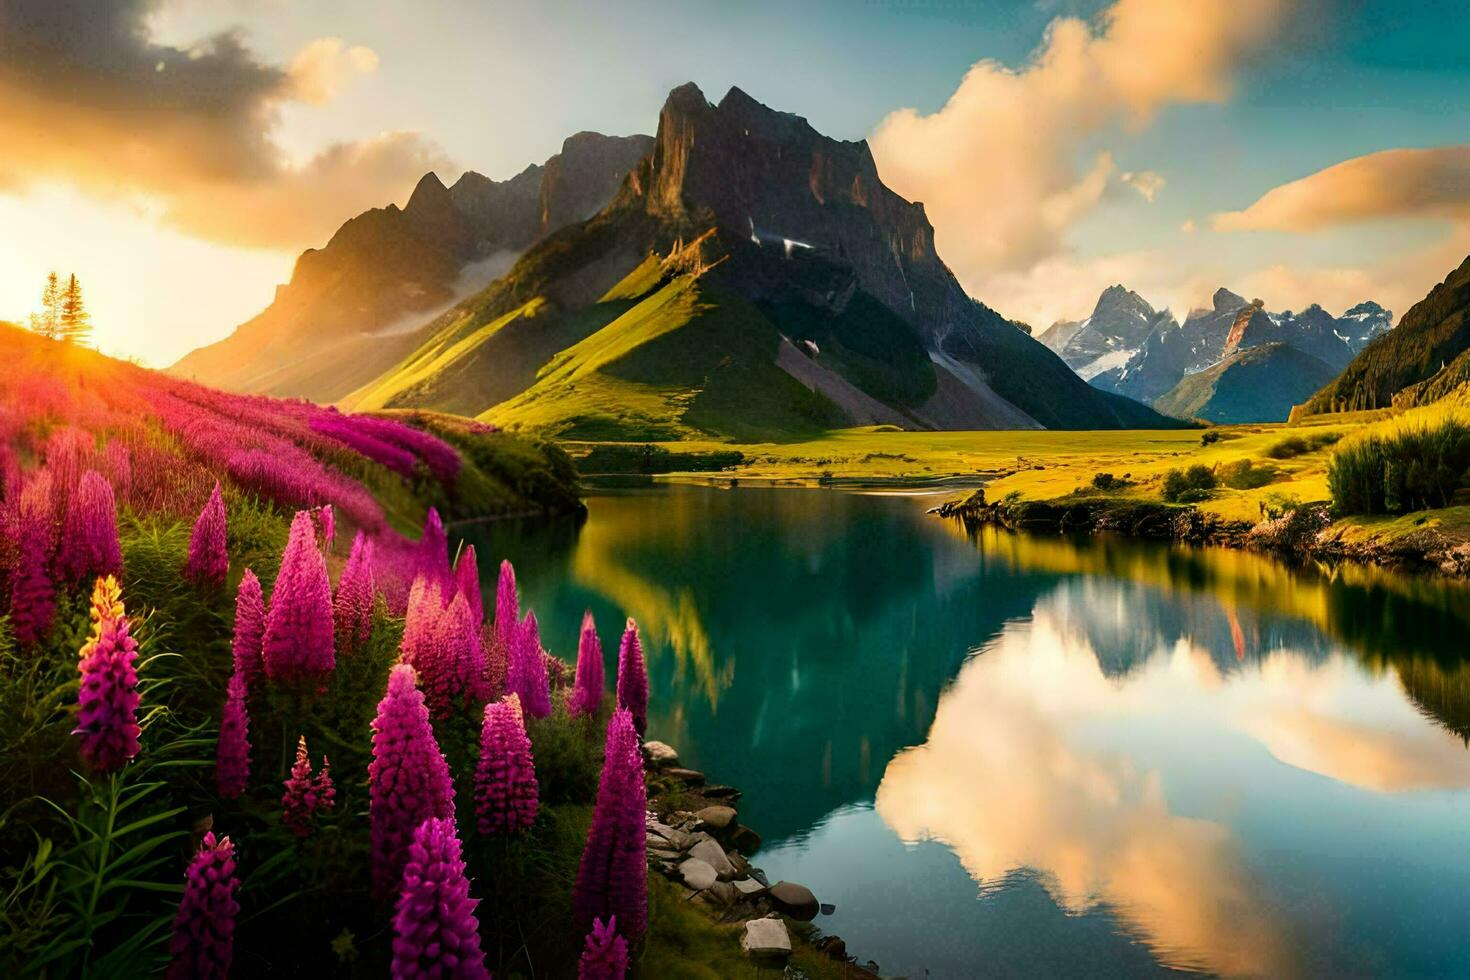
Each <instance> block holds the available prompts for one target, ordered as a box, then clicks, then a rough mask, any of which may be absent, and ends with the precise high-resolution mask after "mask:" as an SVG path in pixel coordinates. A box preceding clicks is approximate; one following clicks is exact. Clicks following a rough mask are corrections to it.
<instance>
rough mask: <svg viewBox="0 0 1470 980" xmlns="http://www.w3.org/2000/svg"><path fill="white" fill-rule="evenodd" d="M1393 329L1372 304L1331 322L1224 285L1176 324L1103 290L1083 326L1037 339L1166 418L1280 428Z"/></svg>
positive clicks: (1119, 290)
mask: <svg viewBox="0 0 1470 980" xmlns="http://www.w3.org/2000/svg"><path fill="white" fill-rule="evenodd" d="M1392 324H1393V314H1392V313H1391V312H1389V311H1388V310H1385V309H1383V307H1381V306H1379V305H1378V304H1377V303H1373V302H1371V301H1369V302H1363V303H1359V304H1358V305H1357V306H1354V307H1353V308H1352V309H1350V310H1348V311H1346V312H1345V313H1343V315H1342V316H1340V317H1334V316H1332V315H1331V314H1329V313H1328V312H1327V311H1325V310H1323V309H1322V307H1320V306H1317V305H1315V304H1313V305H1312V306H1309V307H1307V308H1306V309H1305V310H1302V311H1301V312H1299V313H1293V312H1291V311H1289V310H1288V311H1286V312H1284V313H1271V312H1268V311H1267V310H1266V309H1265V308H1264V304H1262V303H1261V301H1259V300H1256V301H1254V302H1248V301H1247V300H1246V299H1245V298H1244V297H1243V296H1240V295H1237V294H1236V293H1233V292H1231V291H1230V290H1228V289H1224V288H1221V289H1218V290H1216V291H1215V294H1214V296H1213V298H1212V301H1211V306H1210V307H1209V308H1207V309H1197V310H1192V311H1191V312H1190V314H1189V316H1188V317H1187V318H1186V319H1185V321H1184V322H1183V323H1182V324H1181V323H1179V322H1178V321H1177V320H1175V318H1174V316H1173V314H1172V313H1170V312H1169V311H1168V310H1155V309H1154V308H1153V307H1152V306H1150V305H1149V304H1148V302H1147V301H1146V300H1144V299H1143V298H1142V297H1141V296H1139V295H1138V294H1137V293H1135V292H1133V291H1131V290H1128V289H1125V288H1124V287H1122V286H1110V287H1108V288H1107V289H1106V290H1104V291H1103V293H1102V295H1101V296H1100V297H1099V298H1098V302H1097V306H1096V307H1095V308H1094V309H1093V312H1092V315H1091V316H1089V317H1088V318H1087V319H1086V320H1083V321H1080V322H1076V321H1060V322H1058V323H1055V324H1053V325H1052V326H1051V327H1050V328H1048V329H1047V330H1046V332H1045V333H1043V334H1042V335H1041V337H1040V340H1041V341H1042V342H1043V343H1045V344H1047V345H1048V346H1049V347H1051V348H1052V349H1053V350H1055V351H1057V353H1058V354H1059V355H1061V357H1062V359H1063V360H1064V361H1066V362H1067V364H1068V365H1069V366H1071V367H1072V368H1073V369H1074V370H1076V371H1077V372H1078V374H1079V375H1081V376H1082V377H1083V378H1085V379H1087V380H1088V381H1089V383H1091V384H1092V385H1094V386H1095V387H1098V388H1101V389H1103V390H1104V391H1109V392H1113V393H1116V394H1121V395H1125V396H1127V397H1129V398H1133V399H1136V400H1138V401H1141V402H1144V403H1147V404H1151V405H1153V406H1154V407H1155V408H1156V409H1158V410H1160V411H1162V412H1165V413H1166V414H1170V415H1175V416H1178V417H1184V418H1201V419H1206V420H1208V421H1213V422H1280V421H1284V420H1285V419H1286V417H1287V415H1288V414H1289V413H1290V410H1291V407H1292V406H1293V405H1295V404H1298V403H1300V402H1302V401H1305V400H1306V399H1307V398H1308V397H1309V396H1311V395H1312V394H1313V393H1314V392H1315V391H1316V390H1317V389H1318V388H1320V387H1321V386H1322V385H1323V384H1324V383H1326V381H1327V380H1330V379H1331V378H1332V377H1334V376H1335V375H1336V374H1337V372H1338V371H1340V370H1342V369H1343V368H1344V367H1346V366H1347V364H1348V362H1350V361H1351V360H1352V359H1353V357H1354V355H1356V354H1357V353H1358V352H1359V351H1361V350H1362V349H1363V348H1364V347H1365V346H1367V344H1368V342H1369V341H1370V340H1372V339H1373V338H1374V337H1376V336H1378V335H1379V334H1381V333H1384V332H1385V331H1387V330H1388V329H1389V328H1390V327H1391V326H1392Z"/></svg>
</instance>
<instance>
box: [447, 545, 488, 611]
mask: <svg viewBox="0 0 1470 980" xmlns="http://www.w3.org/2000/svg"><path fill="white" fill-rule="evenodd" d="M454 584H455V588H456V589H457V590H458V591H459V594H460V595H462V596H464V597H465V601H466V602H468V603H469V604H470V613H471V614H472V615H473V616H474V620H475V629H477V630H478V629H479V628H480V627H481V626H484V625H485V599H484V597H483V596H482V595H481V594H480V562H479V560H478V559H477V558H476V557H475V546H474V545H472V544H471V545H466V546H465V549H464V551H462V552H461V553H460V556H459V561H457V562H455V564H454Z"/></svg>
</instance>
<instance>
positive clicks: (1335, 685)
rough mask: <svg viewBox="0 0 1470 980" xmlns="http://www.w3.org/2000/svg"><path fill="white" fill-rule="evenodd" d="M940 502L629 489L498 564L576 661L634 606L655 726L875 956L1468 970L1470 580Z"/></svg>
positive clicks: (1008, 971)
mask: <svg viewBox="0 0 1470 980" xmlns="http://www.w3.org/2000/svg"><path fill="white" fill-rule="evenodd" d="M932 502H933V501H932V500H924V499H914V498H905V497H893V496H863V495H854V494H842V493H836V492H823V491H812V490H755V489H743V490H736V491H720V490H710V489H703V488H672V489H667V490H655V491H639V492H631V493H626V494H621V495H613V496H602V497H596V498H594V499H593V500H592V501H591V502H590V507H591V515H590V518H589V519H588V520H587V522H586V523H585V524H582V525H580V526H577V525H575V524H572V523H563V524H558V525H555V526H552V527H550V528H547V527H545V526H541V527H535V526H520V525H505V526H498V527H493V528H490V529H487V530H485V531H483V532H481V534H480V537H481V539H482V540H481V541H480V546H481V548H482V549H484V550H483V551H482V555H484V556H485V557H484V558H482V559H481V561H482V563H483V564H484V565H485V567H486V569H487V574H493V569H494V563H492V562H490V561H487V560H486V559H487V558H488V557H490V556H501V555H504V556H508V557H510V558H511V559H512V561H514V562H515V564H516V568H517V571H518V573H519V575H520V580H521V584H522V589H523V595H524V598H523V602H525V603H529V604H530V605H531V606H532V607H534V608H535V609H536V611H537V615H538V618H540V619H541V622H542V629H543V637H544V638H545V640H546V642H547V644H548V646H549V647H550V648H551V649H553V650H554V651H555V652H557V653H560V654H562V655H564V656H568V657H571V656H573V655H574V651H575V635H576V629H577V626H578V623H579V621H580V618H581V613H582V610H583V609H584V608H591V609H592V610H593V612H594V613H595V614H596V616H597V621H598V625H599V628H600V630H601V632H602V636H603V645H604V648H605V649H606V650H607V651H608V653H609V655H610V657H611V655H615V652H616V646H617V642H616V635H617V632H618V627H619V626H620V624H621V622H622V618H623V617H624V616H625V615H632V616H634V617H635V618H636V619H637V620H638V622H639V623H640V625H641V626H642V627H643V629H644V635H645V638H646V642H647V646H648V650H649V660H650V673H651V677H652V690H653V694H652V704H651V706H650V722H649V724H650V729H651V730H650V735H651V736H652V737H655V738H660V739H663V740H665V741H668V742H670V743H672V744H673V745H675V746H676V747H678V748H679V749H680V751H681V754H682V756H683V758H684V760H685V762H686V764H688V765H691V766H694V767H696V768H699V769H702V770H704V771H706V772H708V773H709V774H710V776H711V778H712V779H714V780H717V781H721V782H728V783H732V784H735V785H737V786H741V787H742V788H744V789H745V790H746V797H745V799H744V801H743V805H742V807H741V810H742V819H743V820H744V821H745V822H746V823H748V824H750V825H751V826H753V827H754V828H756V829H757V830H758V831H760V833H761V834H762V835H763V836H764V837H765V840H766V846H765V848H764V849H763V850H762V851H761V853H760V855H759V857H758V858H757V861H756V863H757V864H759V865H760V866H762V867H764V868H765V869H766V871H767V872H768V873H769V874H770V875H771V877H772V879H773V880H774V879H776V878H783V877H784V878H788V879H791V880H795V881H800V882H803V883H804V884H807V885H809V886H810V887H811V888H812V889H813V890H814V891H815V892H816V893H817V895H818V897H819V898H820V899H821V900H822V901H823V902H830V903H833V904H835V905H836V907H837V910H836V913H835V914H834V915H832V916H829V917H824V918H822V919H819V920H818V924H819V925H820V926H821V927H822V928H823V929H824V931H827V932H830V933H836V934H839V935H842V936H844V937H845V938H846V939H848V941H849V944H850V946H851V947H852V949H853V951H854V952H855V953H859V954H860V955H861V956H863V957H864V958H867V957H871V958H873V959H875V960H877V961H878V963H879V964H880V966H881V967H882V968H883V972H884V973H885V974H906V975H908V976H912V977H923V976H926V975H927V976H932V977H968V976H974V975H977V974H979V973H982V972H983V973H985V974H987V975H1021V974H1025V975H1040V974H1045V975H1053V976H1055V975H1078V974H1086V975H1090V976H1099V975H1103V976H1106V975H1149V974H1155V973H1164V972H1170V971H1173V970H1188V971H1202V972H1206V973H1217V974H1226V975H1271V976H1291V975H1300V976H1325V975H1344V974H1352V975H1365V974H1377V975H1384V974H1391V975H1396V976H1405V975H1435V976H1445V975H1461V976H1465V975H1470V750H1467V748H1466V736H1467V735H1470V667H1467V663H1470V659H1466V658H1470V644H1467V639H1466V638H1467V636H1470V630H1467V627H1470V593H1467V592H1465V591H1463V590H1461V589H1459V588H1458V587H1448V586H1436V585H1432V584H1428V583H1424V582H1416V581H1413V580H1406V579H1396V578H1393V577H1390V576H1386V575H1382V574H1379V573H1373V572H1368V571H1363V570H1356V569H1353V570H1344V571H1341V572H1339V573H1338V574H1337V575H1336V576H1335V577H1329V576H1327V575H1326V574H1324V573H1318V572H1290V571H1288V570H1286V569H1284V568H1283V567H1281V566H1279V565H1276V564H1274V563H1271V562H1268V561H1265V560H1263V559H1260V558H1257V557H1252V556H1247V555H1242V554H1238V553H1230V552H1220V551H1198V550H1186V549H1179V548H1170V547H1165V546H1148V545H1141V544H1139V543H1137V542H1127V541H1116V540H1114V541H1107V542H1100V541H1096V540H1094V541H1088V542H1066V541H1060V540H1057V539H1042V538H1023V537H1013V536H1005V535H989V536H982V537H981V538H980V539H979V540H972V539H970V538H967V537H966V536H965V534H964V533H963V532H962V531H961V530H960V529H959V528H957V527H956V526H954V525H952V524H950V523H948V522H944V521H940V520H938V519H936V518H932V517H928V516H926V515H925V514H924V508H925V506H926V505H928V504H931V503H932Z"/></svg>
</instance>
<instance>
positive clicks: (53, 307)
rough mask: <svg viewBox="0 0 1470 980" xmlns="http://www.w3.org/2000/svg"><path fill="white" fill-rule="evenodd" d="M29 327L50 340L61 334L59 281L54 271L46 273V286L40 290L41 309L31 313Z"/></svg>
mask: <svg viewBox="0 0 1470 980" xmlns="http://www.w3.org/2000/svg"><path fill="white" fill-rule="evenodd" d="M31 329H32V330H34V331H35V332H36V333H38V334H40V335H41V336H42V337H46V338H48V339H50V340H56V339H57V338H58V337H60V336H61V281H60V280H59V279H58V278H57V275H56V273H55V272H49V273H47V274H46V288H45V289H43V290H41V311H40V312H39V313H32V314H31Z"/></svg>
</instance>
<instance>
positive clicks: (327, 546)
mask: <svg viewBox="0 0 1470 980" xmlns="http://www.w3.org/2000/svg"><path fill="white" fill-rule="evenodd" d="M317 517H318V519H319V520H320V521H321V523H322V551H323V552H325V553H326V554H329V555H330V554H331V553H332V545H333V544H334V543H335V542H336V540H337V517H336V515H335V514H334V513H333V512H332V505H331V504H322V505H321V507H320V508H318V510H317Z"/></svg>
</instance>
